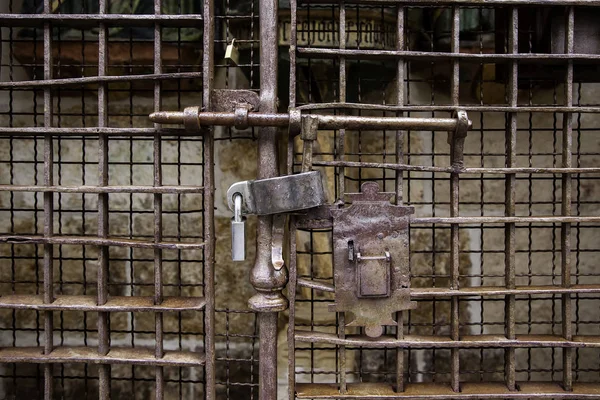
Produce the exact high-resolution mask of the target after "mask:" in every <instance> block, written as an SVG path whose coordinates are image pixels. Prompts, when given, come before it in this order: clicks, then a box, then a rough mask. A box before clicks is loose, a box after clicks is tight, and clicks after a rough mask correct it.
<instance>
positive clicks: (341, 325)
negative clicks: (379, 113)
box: [336, 0, 348, 393]
mask: <svg viewBox="0 0 600 400" xmlns="http://www.w3.org/2000/svg"><path fill="white" fill-rule="evenodd" d="M339 6H340V12H339V19H338V21H339V22H338V27H339V35H340V38H339V48H340V49H345V48H346V41H347V40H348V34H347V32H346V2H345V0H340V4H339ZM338 62H339V79H338V86H339V88H338V90H339V96H338V101H340V102H346V95H347V93H346V92H347V84H346V81H347V76H346V74H347V65H346V58H345V57H340V59H339V60H338ZM337 146H338V149H337V150H338V158H339V160H341V161H345V159H346V129H344V128H340V129H339V130H338V140H337ZM337 184H338V188H337V190H338V196H337V197H338V198H337V199H336V200H338V199H339V200H341V201H344V194H345V193H346V168H345V166H344V165H340V166H338V182H337ZM337 318H338V335H339V336H340V338H342V339H344V338H345V337H346V314H345V313H343V312H340V313H337ZM338 352H339V374H340V375H339V381H340V393H346V391H347V383H346V369H347V367H346V346H339V347H338Z"/></svg>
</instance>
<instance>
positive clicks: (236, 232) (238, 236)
mask: <svg viewBox="0 0 600 400" xmlns="http://www.w3.org/2000/svg"><path fill="white" fill-rule="evenodd" d="M233 202H234V211H233V218H231V258H232V260H233V261H244V260H245V259H246V231H245V230H246V228H245V225H244V224H245V222H244V219H245V218H244V217H243V216H242V195H241V194H239V193H236V194H235V195H234V197H233Z"/></svg>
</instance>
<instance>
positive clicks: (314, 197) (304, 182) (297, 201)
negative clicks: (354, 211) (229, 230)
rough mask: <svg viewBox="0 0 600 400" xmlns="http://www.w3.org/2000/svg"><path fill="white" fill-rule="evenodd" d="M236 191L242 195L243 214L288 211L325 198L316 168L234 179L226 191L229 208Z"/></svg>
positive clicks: (307, 206) (319, 201)
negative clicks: (280, 174) (253, 178)
mask: <svg viewBox="0 0 600 400" xmlns="http://www.w3.org/2000/svg"><path fill="white" fill-rule="evenodd" d="M236 193H239V194H241V195H242V199H243V201H242V214H256V215H271V214H281V213H289V212H292V211H298V210H306V209H308V208H313V207H317V206H320V205H323V204H325V203H326V202H327V197H326V196H325V191H324V189H323V182H322V180H321V173H320V172H319V171H310V172H304V173H301V174H296V175H285V176H279V177H276V178H269V179H261V180H256V181H243V182H238V183H234V184H233V185H231V186H230V187H229V190H228V191H227V202H228V204H229V208H230V209H231V210H232V211H233V210H234V202H233V197H234V195H235V194H236Z"/></svg>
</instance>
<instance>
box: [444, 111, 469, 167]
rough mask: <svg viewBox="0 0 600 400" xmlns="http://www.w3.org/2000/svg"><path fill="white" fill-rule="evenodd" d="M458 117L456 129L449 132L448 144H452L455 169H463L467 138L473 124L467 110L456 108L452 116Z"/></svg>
mask: <svg viewBox="0 0 600 400" xmlns="http://www.w3.org/2000/svg"><path fill="white" fill-rule="evenodd" d="M452 117H453V118H456V129H455V130H454V131H449V132H448V144H449V145H450V162H451V164H452V168H453V169H455V170H458V171H460V170H463V169H464V168H465V163H464V148H465V138H466V137H467V133H468V131H469V129H471V127H472V126H473V123H472V122H471V120H469V117H468V115H467V112H466V111H465V110H456V111H455V112H454V114H453V116H452Z"/></svg>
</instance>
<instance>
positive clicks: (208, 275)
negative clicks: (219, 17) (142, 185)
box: [202, 0, 217, 400]
mask: <svg viewBox="0 0 600 400" xmlns="http://www.w3.org/2000/svg"><path fill="white" fill-rule="evenodd" d="M214 3H215V2H214V1H212V0H204V2H203V15H204V17H203V18H204V25H203V37H202V40H203V46H202V47H203V53H202V74H203V80H202V104H203V105H204V108H205V109H207V110H211V109H212V103H211V93H212V91H213V86H214V85H213V83H214V62H215V61H214V59H215V57H214V45H215V22H214V17H215V4H214ZM214 146H215V142H214V128H209V129H208V130H207V132H206V133H205V134H204V143H203V148H202V156H203V171H202V172H203V177H202V186H204V199H203V209H204V214H203V218H202V219H203V221H202V222H203V224H204V230H203V234H204V242H205V243H206V247H205V248H204V297H205V298H206V299H207V301H206V311H205V314H204V353H205V357H206V367H205V368H204V375H205V382H206V383H205V388H204V390H205V393H206V400H215V399H216V397H217V395H216V373H215V360H216V356H215V246H216V236H215V170H214V168H215V161H214Z"/></svg>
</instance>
